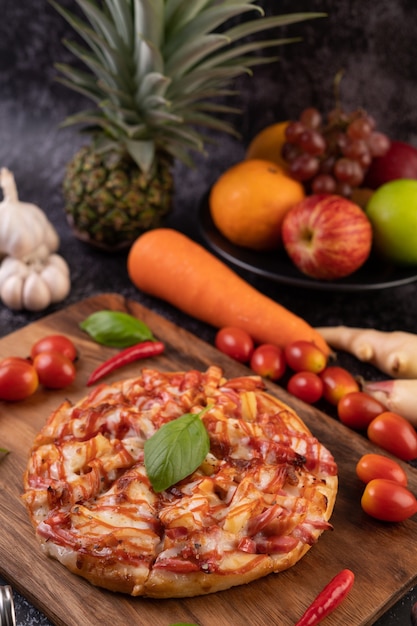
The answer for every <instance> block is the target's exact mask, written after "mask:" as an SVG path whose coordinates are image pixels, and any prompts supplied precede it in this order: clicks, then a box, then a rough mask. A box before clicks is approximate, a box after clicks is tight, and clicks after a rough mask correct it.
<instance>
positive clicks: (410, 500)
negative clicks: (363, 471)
mask: <svg viewBox="0 0 417 626" xmlns="http://www.w3.org/2000/svg"><path fill="white" fill-rule="evenodd" d="M361 505H362V508H363V510H364V511H365V513H368V515H371V516H372V517H375V518H376V519H379V520H381V521H383V522H402V521H403V520H406V519H408V518H409V517H411V516H412V515H415V514H416V513H417V500H416V498H415V496H414V494H412V493H411V491H409V490H408V489H407V488H406V487H403V485H400V484H398V483H396V482H394V481H393V480H387V479H386V478H374V479H373V480H371V481H370V482H369V483H368V484H367V485H366V487H365V491H364V492H363V494H362V498H361Z"/></svg>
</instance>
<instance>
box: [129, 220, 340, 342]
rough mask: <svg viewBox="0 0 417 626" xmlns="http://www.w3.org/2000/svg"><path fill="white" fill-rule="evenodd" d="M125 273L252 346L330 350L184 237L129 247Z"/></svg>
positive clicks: (159, 237) (148, 237)
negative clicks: (302, 343)
mask: <svg viewBox="0 0 417 626" xmlns="http://www.w3.org/2000/svg"><path fill="white" fill-rule="evenodd" d="M127 270H128V274H129V277H130V279H131V281H132V282H133V284H134V285H135V286H136V287H137V288H138V289H140V290H141V291H143V292H144V293H147V294H149V295H152V296H154V297H156V298H160V299H161V300H165V301H166V302H169V303H170V304H172V305H173V306H175V307H177V308H178V309H180V310H181V311H183V312H184V313H187V314H188V315H190V316H192V317H194V318H196V319H198V320H200V321H202V322H206V323H208V324H210V325H211V326H214V327H215V328H222V327H224V326H238V327H240V328H243V329H244V330H246V331H247V332H248V333H249V334H250V335H251V336H252V338H253V339H254V340H255V341H256V342H257V343H274V344H275V345H278V346H281V347H284V346H285V345H286V344H288V343H291V342H292V341H296V340H298V339H304V340H307V341H312V342H314V343H315V344H316V345H317V346H319V347H320V348H321V349H322V350H323V351H324V352H325V353H326V354H330V348H329V346H328V344H327V343H326V341H325V340H324V339H323V337H322V336H321V335H320V334H319V333H318V332H317V331H316V330H315V329H314V328H312V327H311V326H310V325H309V324H308V323H307V322H306V321H305V320H304V319H302V318H301V317H298V316H297V315H295V314H294V313H292V312H291V311H289V310H288V309H286V308H285V307H283V306H281V305H280V304H278V303H277V302H275V301H274V300H272V299H271V298H268V297H267V296H265V295H264V294H262V293H260V292H259V291H257V290H256V289H255V288H254V287H252V286H251V285H249V283H247V282H246V281H245V280H244V279H243V278H241V277H240V276H238V275H237V274H236V273H235V272H233V270H231V269H230V268H229V267H228V266H227V265H225V264H224V263H223V262H222V261H220V260H219V259H218V258H217V257H215V256H214V255H213V254H211V253H210V252H208V251H207V250H206V249H205V248H203V247H202V246H200V245H199V244H198V243H196V242H194V241H192V240H191V239H190V238H188V237H187V236H186V235H183V234H182V233H180V232H178V231H176V230H173V229H170V228H157V229H154V230H150V231H148V232H146V233H145V234H144V235H141V236H140V237H139V238H138V239H137V240H136V241H135V242H134V244H133V245H132V247H131V249H130V252H129V255H128V259H127Z"/></svg>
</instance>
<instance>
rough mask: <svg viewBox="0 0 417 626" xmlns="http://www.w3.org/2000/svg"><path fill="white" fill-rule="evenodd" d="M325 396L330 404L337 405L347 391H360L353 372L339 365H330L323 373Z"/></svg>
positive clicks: (321, 375) (321, 374)
mask: <svg viewBox="0 0 417 626" xmlns="http://www.w3.org/2000/svg"><path fill="white" fill-rule="evenodd" d="M320 377H321V379H322V381H323V397H324V399H325V400H327V402H330V404H334V405H337V403H338V402H339V400H340V399H341V398H343V396H345V395H346V394H347V393H351V392H352V391H359V385H358V383H357V382H356V380H355V379H354V378H353V376H352V374H351V373H350V372H348V371H347V370H345V369H344V368H343V367H339V366H338V365H330V366H329V367H326V368H325V369H324V370H323V371H322V372H321V373H320Z"/></svg>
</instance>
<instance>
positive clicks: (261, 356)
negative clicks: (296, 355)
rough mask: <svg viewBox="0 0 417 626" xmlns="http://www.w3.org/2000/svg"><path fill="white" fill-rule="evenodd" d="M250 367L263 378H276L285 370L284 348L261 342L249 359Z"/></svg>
mask: <svg viewBox="0 0 417 626" xmlns="http://www.w3.org/2000/svg"><path fill="white" fill-rule="evenodd" d="M250 367H251V369H252V370H253V371H254V372H255V373H256V374H259V375H260V376H263V377H264V378H270V379H271V380H278V379H279V378H281V377H282V376H283V375H284V373H285V370H286V363H285V357H284V350H282V348H280V347H279V346H274V345H272V344H270V343H263V344H261V345H260V346H258V347H257V348H255V350H254V352H253V354H252V357H251V360H250Z"/></svg>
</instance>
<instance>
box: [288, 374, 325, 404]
mask: <svg viewBox="0 0 417 626" xmlns="http://www.w3.org/2000/svg"><path fill="white" fill-rule="evenodd" d="M287 391H289V392H290V393H292V395H293V396H295V397H296V398H300V400H304V402H308V403H309V404H313V403H314V402H317V401H318V400H320V398H321V397H322V395H323V381H322V379H321V378H320V376H318V375H317V374H315V373H314V372H297V373H296V374H294V375H293V376H291V378H290V379H289V381H288V384H287Z"/></svg>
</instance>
